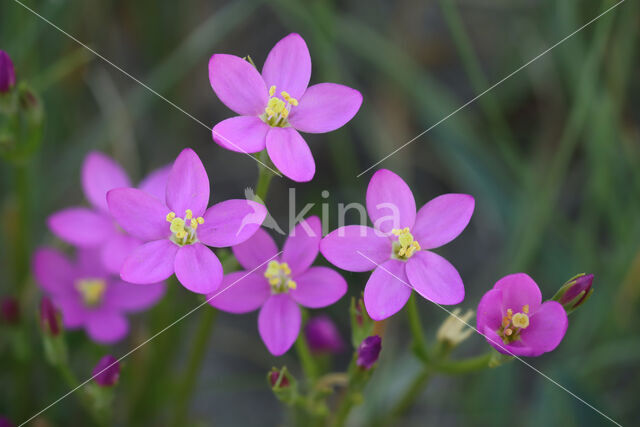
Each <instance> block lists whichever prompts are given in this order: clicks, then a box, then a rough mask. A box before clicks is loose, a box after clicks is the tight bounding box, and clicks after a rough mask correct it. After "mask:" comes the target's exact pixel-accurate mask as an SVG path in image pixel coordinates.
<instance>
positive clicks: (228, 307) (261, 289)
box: [207, 271, 271, 314]
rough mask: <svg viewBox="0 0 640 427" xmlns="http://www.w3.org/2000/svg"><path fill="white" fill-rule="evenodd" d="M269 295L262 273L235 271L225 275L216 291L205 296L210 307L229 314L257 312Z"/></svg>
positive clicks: (268, 288) (267, 285)
mask: <svg viewBox="0 0 640 427" xmlns="http://www.w3.org/2000/svg"><path fill="white" fill-rule="evenodd" d="M270 295H271V288H270V287H269V283H268V282H267V279H265V277H264V276H263V275H262V273H249V272H246V271H236V272H233V273H229V274H226V275H225V276H224V278H223V279H222V284H221V285H220V287H219V288H218V290H217V291H216V292H215V293H213V294H211V295H208V296H207V300H208V301H209V304H210V305H211V306H212V307H215V308H217V309H220V310H222V311H226V312H229V313H237V314H240V313H248V312H250V311H253V310H257V309H258V308H259V307H260V306H261V305H262V304H264V302H265V301H266V300H267V298H269V296H270Z"/></svg>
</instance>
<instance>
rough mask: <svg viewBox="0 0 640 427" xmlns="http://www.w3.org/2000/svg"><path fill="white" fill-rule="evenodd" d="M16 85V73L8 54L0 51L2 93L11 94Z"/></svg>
mask: <svg viewBox="0 0 640 427" xmlns="http://www.w3.org/2000/svg"><path fill="white" fill-rule="evenodd" d="M15 84H16V72H15V70H14V68H13V62H11V58H10V57H9V55H7V52H5V51H4V50H0V93H6V92H9V89H11V87H12V86H13V85H15Z"/></svg>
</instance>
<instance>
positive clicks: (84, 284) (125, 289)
mask: <svg viewBox="0 0 640 427" xmlns="http://www.w3.org/2000/svg"><path fill="white" fill-rule="evenodd" d="M33 274H34V276H35V278H36V280H37V281H38V284H39V285H40V287H41V288H42V289H43V290H44V291H46V292H47V293H48V294H49V295H51V299H52V300H53V303H54V305H55V306H56V307H58V308H59V309H60V311H61V312H62V321H63V324H64V326H65V328H67V329H78V328H84V329H85V330H86V331H87V333H88V334H89V336H90V337H91V339H92V340H93V341H95V342H98V343H102V344H110V343H114V342H116V341H119V340H121V339H122V338H124V337H125V336H126V335H127V332H128V331H129V323H128V322H127V318H126V317H125V313H129V312H135V311H140V310H144V309H146V308H148V307H150V306H152V305H153V304H155V302H156V301H158V300H159V299H160V298H162V295H164V291H165V286H164V284H163V283H156V284H153V285H149V286H144V287H143V286H136V285H132V284H130V283H125V282H122V281H121V280H117V279H115V278H114V277H113V276H112V275H111V274H109V272H108V271H107V270H106V269H105V268H104V267H103V265H102V263H101V262H100V259H99V256H98V253H97V251H95V250H90V249H80V250H79V252H78V256H77V260H76V261H75V262H71V261H69V260H68V259H67V258H66V257H65V256H64V255H63V254H61V253H60V252H58V251H56V250H54V249H38V250H37V251H36V253H35V254H34V256H33ZM48 312H51V310H50V309H49V310H48ZM47 316H48V320H47V324H48V325H49V328H50V329H51V332H53V327H52V325H53V324H54V321H53V320H50V318H52V316H54V315H51V314H47Z"/></svg>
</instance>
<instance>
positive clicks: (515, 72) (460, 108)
mask: <svg viewBox="0 0 640 427" xmlns="http://www.w3.org/2000/svg"><path fill="white" fill-rule="evenodd" d="M624 2H625V0H620V1H619V2H618V3H616V4H614V5H613V6H611V7H610V8H608V9H607V10H605V11H604V12H602V13H601V14H599V15H598V16H596V17H595V18H593V19H592V20H590V21H589V22H587V23H586V24H584V25H583V26H582V27H580V28H578V29H577V30H575V31H574V32H572V33H571V34H569V35H568V36H566V37H564V38H563V39H562V40H560V41H559V42H557V43H555V44H553V45H552V46H550V47H549V48H547V49H545V50H544V51H542V52H541V53H539V54H538V55H537V56H536V57H534V58H533V59H531V60H529V61H527V62H526V63H524V64H523V65H521V66H520V67H519V68H517V69H516V70H515V71H513V72H511V73H510V74H508V75H507V76H505V77H503V78H502V79H501V80H499V81H497V82H496V83H494V84H493V85H491V86H489V87H488V88H487V89H485V90H484V91H483V92H481V93H479V94H478V95H476V96H474V97H473V98H471V99H470V100H468V101H467V102H465V103H464V104H462V105H461V106H460V107H458V108H457V109H455V110H453V111H452V112H451V113H449V114H447V115H446V116H444V117H443V118H441V119H440V120H438V121H437V122H436V123H434V124H432V125H431V126H429V128H427V129H426V130H424V131H422V132H420V133H419V134H418V135H416V136H415V137H413V138H411V139H410V140H409V141H407V142H405V143H404V144H402V145H401V146H400V147H398V148H396V149H395V150H393V151H392V152H391V153H389V154H387V155H386V156H384V157H383V158H382V159H380V160H379V161H377V162H376V163H374V164H372V165H371V166H369V167H368V168H366V169H365V170H363V171H362V172H360V173H359V174H358V175H356V178H360V177H361V176H362V175H364V174H365V173H367V172H369V171H370V170H371V169H373V168H375V167H376V166H378V165H379V164H380V163H382V162H384V161H385V160H387V159H388V158H389V157H391V156H393V155H394V154H396V153H397V152H398V151H400V150H402V149H403V148H405V147H406V146H407V145H409V144H411V143H412V142H414V141H415V140H416V139H418V138H420V137H421V136H423V135H424V134H426V133H427V132H429V131H431V130H432V129H434V128H435V127H436V126H438V125H440V124H441V123H443V122H444V121H446V120H448V119H449V118H451V117H452V116H453V115H455V114H456V113H458V112H460V111H461V110H463V109H464V108H466V107H467V106H469V105H470V104H473V103H474V102H475V101H477V100H478V99H479V98H481V97H482V96H484V95H486V94H487V93H489V92H490V91H492V90H493V89H495V88H496V87H498V86H499V85H501V84H502V83H504V82H505V81H507V80H508V79H510V78H511V77H513V76H514V75H516V74H517V73H519V72H520V71H522V70H524V69H525V68H526V67H528V66H529V65H531V64H533V63H534V62H535V61H537V60H538V59H540V58H542V57H543V56H544V55H546V54H547V53H549V52H551V51H552V50H553V49H555V48H556V47H558V46H560V45H561V44H562V43H564V42H566V41H567V40H569V39H570V38H571V37H573V36H575V35H576V34H578V33H579V32H580V31H582V30H584V29H585V28H587V27H588V26H589V25H591V24H593V23H594V22H596V21H597V20H598V19H600V18H602V17H603V16H604V15H606V14H607V13H609V12H611V11H612V10H613V9H615V8H616V7H618V6H620V5H621V4H622V3H624Z"/></svg>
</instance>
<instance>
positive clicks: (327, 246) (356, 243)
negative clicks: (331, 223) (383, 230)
mask: <svg viewBox="0 0 640 427" xmlns="http://www.w3.org/2000/svg"><path fill="white" fill-rule="evenodd" d="M320 252H322V255H323V256H324V257H325V258H326V259H327V260H328V261H329V262H330V263H331V264H333V265H335V266H336V267H338V268H341V269H343V270H347V271H369V270H373V269H374V268H376V267H377V266H378V264H382V263H383V262H385V261H387V260H388V259H389V257H390V256H391V241H390V240H389V238H388V237H386V236H383V235H381V234H380V233H378V232H377V231H376V230H374V229H373V228H371V227H366V226H364V225H347V226H346V227H340V228H338V229H337V230H334V231H332V232H331V233H329V234H327V236H325V238H324V239H322V241H321V242H320Z"/></svg>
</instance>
